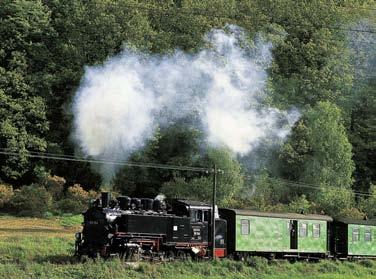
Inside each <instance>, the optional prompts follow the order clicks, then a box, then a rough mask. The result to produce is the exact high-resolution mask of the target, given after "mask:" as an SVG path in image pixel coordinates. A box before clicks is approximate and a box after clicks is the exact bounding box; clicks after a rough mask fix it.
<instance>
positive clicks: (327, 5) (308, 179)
mask: <svg viewBox="0 0 376 279" xmlns="http://www.w3.org/2000/svg"><path fill="white" fill-rule="evenodd" d="M375 9H376V7H375V5H374V2H373V1H366V0H364V1H360V0H348V1H340V0H336V1H335V0H314V1H311V0H306V1H292V0H279V1H272V0H270V1H269V0H255V1H240V0H210V1H209V0H207V1H206V0H168V1H160V0H158V1H157V0H148V1H147V0H138V1H136V0H119V1H110V0H107V1H106V0H93V1H69V0H53V1H42V0H37V1H26V0H3V1H1V3H0V38H1V39H0V151H1V152H11V153H17V154H18V156H10V155H5V154H3V155H0V156H1V161H0V179H1V181H3V183H4V184H9V185H12V186H13V188H14V189H20V190H17V191H18V192H19V191H26V192H25V193H28V194H27V195H29V196H33V195H39V194H38V193H39V192H35V191H34V190H33V189H34V188H35V189H39V190H40V189H45V190H46V191H47V192H48V193H49V191H48V186H47V184H46V182H45V181H46V179H47V178H48V177H50V176H53V175H58V176H61V177H64V178H65V179H66V180H67V181H66V183H64V185H65V186H64V187H63V189H62V192H61V196H56V197H55V200H56V201H58V200H62V199H65V197H69V195H70V194H69V191H70V190H69V185H70V186H72V185H74V184H77V183H78V184H80V185H82V186H83V188H84V189H85V190H87V191H89V190H98V189H99V188H100V187H101V186H103V185H102V184H103V183H102V181H101V178H100V176H99V175H98V174H97V173H96V171H95V168H93V167H92V166H90V165H89V164H85V163H82V162H63V161H53V160H40V159H36V158H30V157H29V156H28V155H30V154H37V153H38V152H48V153H53V154H77V152H80V151H79V150H76V149H75V145H74V143H73V142H72V138H71V134H70V133H71V131H72V113H71V111H70V105H71V100H72V96H73V94H74V92H75V90H76V89H77V87H78V86H79V82H80V79H81V77H82V75H83V71H84V67H85V66H86V65H97V64H101V63H103V62H104V61H105V60H106V59H107V58H109V57H111V56H113V55H115V54H117V53H119V52H120V51H121V50H122V49H123V47H124V45H127V46H128V47H131V48H135V49H138V50H141V51H143V52H146V53H170V52H172V51H173V50H175V49H181V50H184V51H187V52H195V51H197V50H199V49H200V48H201V47H202V46H203V44H204V42H203V36H204V35H205V34H206V33H207V32H208V31H210V30H211V29H212V28H223V27H224V26H225V25H226V24H236V25H238V26H241V27H242V28H244V29H245V30H246V31H247V32H248V34H249V40H250V42H251V40H252V38H253V37H254V36H255V35H256V34H262V35H263V37H265V38H266V39H267V40H269V41H271V42H272V43H273V63H272V65H271V66H270V68H269V80H268V87H267V91H268V96H270V98H268V102H270V105H273V106H275V107H278V108H281V109H286V108H290V107H292V106H294V107H297V108H298V109H299V110H300V112H301V114H302V115H301V118H300V120H299V121H298V122H297V123H296V125H295V126H294V127H293V129H292V132H291V134H290V135H289V137H288V139H287V141H286V142H285V143H284V144H283V145H282V146H281V147H279V148H277V147H276V148H274V149H273V150H269V149H268V150H267V151H266V150H263V145H261V146H260V147H259V149H258V150H257V152H256V154H254V157H253V158H254V160H256V161H257V166H256V167H255V166H254V165H253V166H252V173H251V174H249V173H247V169H248V168H246V167H244V164H242V163H241V162H240V161H238V160H237V159H236V158H235V157H234V156H233V154H231V152H229V151H228V150H226V149H219V148H205V150H203V148H202V147H203V135H202V134H201V132H200V131H198V130H196V129H194V128H192V126H191V125H190V122H189V120H184V121H181V122H179V123H175V124H174V125H172V126H171V127H169V128H161V129H160V130H159V131H158V133H157V135H156V136H155V138H154V139H153V140H152V141H150V142H149V143H148V144H147V146H146V147H145V148H144V149H143V150H139V151H137V152H136V153H134V154H133V155H132V156H131V158H130V160H132V161H139V162H154V163H162V164H173V165H190V166H191V165H194V166H202V167H211V166H212V165H213V164H217V165H218V167H219V168H221V169H223V170H225V174H223V175H220V176H219V191H218V198H219V202H220V203H221V204H223V205H228V206H230V205H231V206H239V207H256V208H259V209H263V210H293V211H297V212H301V211H304V212H319V213H320V212H325V213H329V214H333V215H347V216H353V217H358V218H363V217H364V216H365V215H367V216H368V217H369V218H371V217H373V216H374V215H375V214H376V212H375V210H374V208H375V207H376V203H375V202H376V190H375V186H373V185H374V184H375V183H376V165H375V162H376V161H375V160H374V158H375V155H376V126H375V123H376V94H375V93H376V92H375V90H376V89H375V88H376V87H375V83H376V79H375V74H374V71H372V69H374V66H375V53H376V49H375V47H374V45H375V35H376V34H375V30H376V22H375V18H376V17H375V16H374V11H375ZM372 30H373V31H372ZM292 181H293V182H292ZM33 183H34V186H23V185H30V184H33ZM35 183H36V184H37V185H38V186H35ZM111 184H112V186H113V187H114V189H115V190H116V191H118V192H121V193H123V194H128V195H133V196H155V195H156V194H158V193H159V192H163V193H165V194H166V195H169V196H180V197H191V198H198V199H201V200H207V199H209V197H210V191H211V190H210V188H211V177H210V176H209V175H206V174H196V173H189V172H179V171H166V170H157V169H141V168H132V167H124V168H122V169H121V170H120V171H119V172H118V174H117V176H116V177H115V178H114V180H113V181H112V183H111ZM22 186H23V187H22ZM4 187H5V188H7V187H9V186H4ZM25 187H31V188H30V189H31V190H27V189H29V188H25ZM33 187H34V188H33ZM7 189H8V188H7ZM39 190H38V191H39ZM27 191H34V192H30V193H29V192H27ZM40 191H44V190H40ZM354 191H355V192H356V194H355V193H354ZM0 192H1V191H0ZM4 192H6V190H4ZM18 192H17V193H18ZM0 195H1V194H0ZM40 195H42V194H40ZM49 195H52V194H51V193H49ZM52 196H53V195H52ZM12 197H13V199H14V198H15V197H16V195H13V194H12ZM47 199H49V197H48V195H47ZM10 204H13V208H15V204H17V202H15V201H13V203H12V202H11V203H10ZM47 204H49V203H47Z"/></svg>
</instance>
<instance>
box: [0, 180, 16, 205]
mask: <svg viewBox="0 0 376 279" xmlns="http://www.w3.org/2000/svg"><path fill="white" fill-rule="evenodd" d="M13 195H14V192H13V187H12V186H10V185H6V184H0V208H4V207H6V206H7V205H8V203H9V201H10V200H11V198H12V197H13Z"/></svg>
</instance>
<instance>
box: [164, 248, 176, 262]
mask: <svg viewBox="0 0 376 279" xmlns="http://www.w3.org/2000/svg"><path fill="white" fill-rule="evenodd" d="M166 260H167V261H169V262H172V261H173V260H175V253H174V251H172V250H169V251H166Z"/></svg>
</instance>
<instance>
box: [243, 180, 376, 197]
mask: <svg viewBox="0 0 376 279" xmlns="http://www.w3.org/2000/svg"><path fill="white" fill-rule="evenodd" d="M243 178H244V179H245V180H250V179H253V177H251V176H247V175H245V176H243ZM271 179H272V180H276V181H279V182H282V183H285V184H287V185H289V186H292V187H298V188H308V189H314V190H322V189H323V188H324V187H322V186H320V185H317V184H311V183H304V182H301V181H292V180H288V179H283V178H277V177H272V178H271ZM327 187H328V188H330V189H333V190H335V191H337V192H339V191H340V189H342V190H348V191H351V192H352V193H354V194H355V195H357V196H365V197H370V196H372V194H370V193H366V192H360V191H354V190H352V189H347V188H338V187H335V186H330V185H328V186H327Z"/></svg>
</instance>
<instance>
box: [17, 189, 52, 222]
mask: <svg viewBox="0 0 376 279" xmlns="http://www.w3.org/2000/svg"><path fill="white" fill-rule="evenodd" d="M10 204H11V207H12V209H13V210H14V211H15V213H16V214H18V215H21V216H31V217H43V216H44V214H45V213H46V212H47V211H48V210H49V209H50V208H51V205H52V196H51V194H50V193H49V192H48V191H47V190H46V188H44V187H41V186H38V185H30V186H23V187H21V189H18V190H16V191H15V192H14V196H13V197H12V198H11V200H10Z"/></svg>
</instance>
